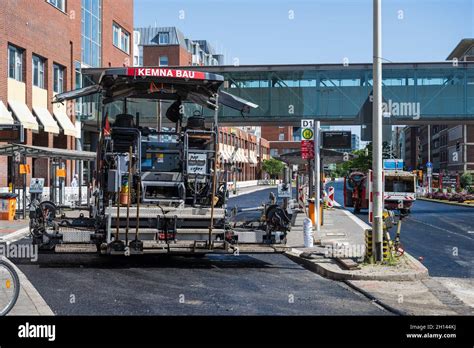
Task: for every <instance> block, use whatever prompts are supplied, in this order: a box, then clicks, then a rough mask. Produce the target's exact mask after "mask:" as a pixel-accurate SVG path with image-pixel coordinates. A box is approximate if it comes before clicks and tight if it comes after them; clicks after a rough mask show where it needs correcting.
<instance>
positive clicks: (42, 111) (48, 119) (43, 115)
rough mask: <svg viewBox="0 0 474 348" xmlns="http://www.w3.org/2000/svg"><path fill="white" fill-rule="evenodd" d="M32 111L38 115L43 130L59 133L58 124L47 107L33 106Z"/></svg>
mask: <svg viewBox="0 0 474 348" xmlns="http://www.w3.org/2000/svg"><path fill="white" fill-rule="evenodd" d="M33 111H34V113H35V114H36V116H38V119H39V121H40V122H41V124H42V125H43V128H44V131H45V132H49V133H54V134H59V126H58V124H57V123H56V121H55V120H54V118H53V116H52V115H51V114H50V113H49V111H48V109H46V108H42V107H40V106H33Z"/></svg>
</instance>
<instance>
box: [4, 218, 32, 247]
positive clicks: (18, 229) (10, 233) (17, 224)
mask: <svg viewBox="0 0 474 348" xmlns="http://www.w3.org/2000/svg"><path fill="white" fill-rule="evenodd" d="M29 223H30V221H29V220H13V221H8V220H0V242H2V241H9V242H15V241H17V240H19V239H22V238H23V237H24V236H26V235H28V233H29Z"/></svg>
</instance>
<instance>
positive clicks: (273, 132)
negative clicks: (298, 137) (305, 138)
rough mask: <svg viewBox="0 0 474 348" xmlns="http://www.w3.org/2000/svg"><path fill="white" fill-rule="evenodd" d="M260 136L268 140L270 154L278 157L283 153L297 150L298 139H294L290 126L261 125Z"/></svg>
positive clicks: (299, 145)
mask: <svg viewBox="0 0 474 348" xmlns="http://www.w3.org/2000/svg"><path fill="white" fill-rule="evenodd" d="M261 132H262V138H265V139H267V140H268V141H269V142H270V154H271V156H272V157H278V156H280V155H283V154H285V153H289V152H294V151H299V150H300V148H301V144H300V141H295V139H294V135H293V134H294V127H292V126H262V129H261Z"/></svg>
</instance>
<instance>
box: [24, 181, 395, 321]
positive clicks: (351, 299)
mask: <svg viewBox="0 0 474 348" xmlns="http://www.w3.org/2000/svg"><path fill="white" fill-rule="evenodd" d="M265 191H268V190H265ZM265 191H260V192H256V193H254V194H248V195H245V196H242V197H238V198H235V199H233V200H235V201H242V200H243V201H245V202H247V204H249V205H251V204H254V203H257V204H260V203H261V202H260V199H261V198H263V200H266V198H267V196H268V192H265ZM233 203H236V202H232V200H231V202H230V204H231V205H230V206H232V204H233ZM242 206H243V204H242ZM247 206H248V205H247ZM22 242H25V240H23V241H22ZM18 266H19V268H20V269H21V270H22V271H23V272H24V273H25V274H26V276H27V277H28V278H29V280H30V281H31V283H32V284H33V286H35V287H36V289H37V290H38V291H39V293H40V294H41V295H42V296H43V298H44V299H45V301H46V302H47V303H48V305H49V306H50V307H51V309H52V310H53V311H54V313H56V314H59V315H389V314H390V313H389V312H387V311H386V310H384V309H382V308H380V307H379V306H377V305H375V304H374V303H372V301H370V300H369V299H367V298H366V297H364V296H363V295H361V294H360V293H358V292H355V291H354V290H352V289H351V288H349V287H347V286H346V285H345V284H344V283H339V282H335V281H331V280H328V279H325V278H322V277H320V276H318V275H316V274H314V273H312V272H310V271H309V270H306V269H304V268H303V267H301V266H300V265H297V264H296V263H294V262H292V261H291V260H289V259H288V258H287V257H285V256H284V255H281V254H267V255H264V254H261V255H242V254H241V255H239V256H234V255H208V256H206V257H203V258H194V257H183V256H168V255H160V256H156V255H155V256H151V255H146V256H136V257H128V258H127V257H103V256H97V255H94V254H91V255H65V254H63V255H40V258H39V261H38V262H37V263H27V262H26V261H22V262H20V263H18Z"/></svg>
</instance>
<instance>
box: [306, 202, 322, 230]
mask: <svg viewBox="0 0 474 348" xmlns="http://www.w3.org/2000/svg"><path fill="white" fill-rule="evenodd" d="M308 217H309V218H310V219H311V222H312V223H313V226H316V220H315V216H314V198H311V199H308ZM323 218H324V216H323V204H320V205H319V221H320V224H319V226H323V225H324V220H323Z"/></svg>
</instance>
